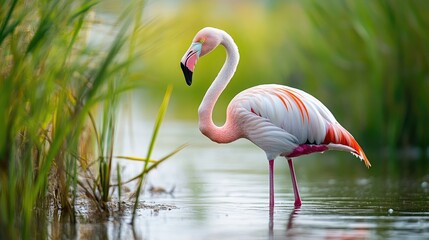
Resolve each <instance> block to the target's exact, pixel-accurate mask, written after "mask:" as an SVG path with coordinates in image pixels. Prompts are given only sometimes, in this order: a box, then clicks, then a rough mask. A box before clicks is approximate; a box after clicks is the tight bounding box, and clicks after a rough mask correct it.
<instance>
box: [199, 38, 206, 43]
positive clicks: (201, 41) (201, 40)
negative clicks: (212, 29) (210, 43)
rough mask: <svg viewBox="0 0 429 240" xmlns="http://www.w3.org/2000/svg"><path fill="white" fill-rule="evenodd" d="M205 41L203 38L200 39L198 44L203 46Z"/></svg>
mask: <svg viewBox="0 0 429 240" xmlns="http://www.w3.org/2000/svg"><path fill="white" fill-rule="evenodd" d="M205 41H206V39H205V38H201V39H200V40H199V41H198V42H200V43H201V44H203V43H204V42H205Z"/></svg>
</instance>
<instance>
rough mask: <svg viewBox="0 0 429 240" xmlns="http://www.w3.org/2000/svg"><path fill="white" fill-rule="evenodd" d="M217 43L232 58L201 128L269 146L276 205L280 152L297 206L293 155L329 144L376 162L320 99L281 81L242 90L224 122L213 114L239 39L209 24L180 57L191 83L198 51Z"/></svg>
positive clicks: (217, 138) (208, 99) (206, 101)
mask: <svg viewBox="0 0 429 240" xmlns="http://www.w3.org/2000/svg"><path fill="white" fill-rule="evenodd" d="M218 45H223V46H224V47H225V48H226V51H227V59H226V62H225V64H224V65H223V67H222V69H221V70H220V72H219V74H218V76H217V77H216V79H215V80H214V81H213V83H212V85H211V86H210V88H209V89H208V90H207V92H206V95H205V96H204V98H203V101H202V102H201V105H200V107H199V109H198V115H199V128H200V130H201V132H202V133H203V134H204V135H206V136H207V137H208V138H210V139H211V140H213V141H214V142H217V143H229V142H232V141H235V140H236V139H239V138H247V139H249V140H250V141H251V142H253V143H254V144H255V145H257V146H258V147H259V148H261V149H262V150H264V151H265V153H266V155H267V159H268V160H269V170H270V207H273V206H274V190H273V189H274V180H273V175H274V171H273V164H274V159H275V158H276V157H278V156H284V157H286V158H287V159H288V164H289V168H290V172H291V177H292V182H293V188H294V194H295V206H300V205H301V199H300V196H299V191H298V185H297V181H296V176H295V170H294V168H293V162H292V157H298V156H301V155H305V154H310V153H314V152H323V151H326V150H341V151H348V152H351V153H352V154H354V155H356V156H357V157H359V158H360V159H361V160H363V161H364V163H365V165H366V166H367V167H369V166H371V164H370V162H369V161H368V159H367V157H366V156H365V153H364V152H363V150H362V148H361V147H360V146H359V144H358V143H357V142H356V140H355V139H354V138H353V136H352V135H351V134H350V133H349V132H348V131H347V130H346V129H344V128H343V127H342V126H341V125H340V124H339V123H338V122H337V120H336V119H335V117H334V116H333V115H332V113H331V112H330V111H329V110H328V108H326V107H325V106H324V105H323V104H322V103H321V102H320V101H319V100H317V99H316V98H315V97H313V96H311V95H310V94H308V93H306V92H304V91H302V90H299V89H295V88H292V87H287V86H283V85H277V84H266V85H259V86H255V87H252V88H249V89H247V90H244V91H242V92H241V93H239V94H238V95H237V96H235V97H234V99H232V101H231V102H230V104H229V105H228V108H227V118H226V121H225V124H224V125H223V126H221V127H218V126H216V125H215V124H214V123H213V120H212V112H213V108H214V106H215V103H216V101H217V99H218V98H219V96H220V94H221V93H222V91H223V90H224V89H225V88H226V86H227V84H228V83H229V81H230V80H231V78H232V76H233V75H234V73H235V70H236V67H237V65H238V61H239V53H238V48H237V45H236V44H235V43H234V41H233V40H232V38H231V36H230V35H229V34H227V33H226V32H224V31H222V30H220V29H216V28H204V29H202V30H200V31H199V32H198V33H197V35H196V36H195V38H194V40H193V42H192V44H191V47H190V48H189V49H188V51H187V52H186V53H185V55H184V56H183V58H182V60H181V67H182V70H183V72H184V75H185V78H186V82H187V83H188V85H191V83H192V73H193V71H194V68H195V64H196V62H197V60H198V58H199V57H202V56H204V55H206V54H207V53H209V52H211V51H212V50H213V49H214V48H216V47H217V46H218Z"/></svg>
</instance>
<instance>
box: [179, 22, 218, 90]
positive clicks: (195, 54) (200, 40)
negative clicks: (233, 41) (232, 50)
mask: <svg viewBox="0 0 429 240" xmlns="http://www.w3.org/2000/svg"><path fill="white" fill-rule="evenodd" d="M221 31H222V30H219V29H216V28H211V27H206V28H203V29H201V30H200V31H199V32H198V33H197V35H195V37H194V39H193V40H192V44H191V46H190V47H189V49H188V51H186V53H185V55H183V58H182V60H181V61H180V67H181V68H182V71H183V74H184V75H185V79H186V83H187V84H188V85H189V86H191V84H192V73H193V72H194V69H195V65H196V64H197V60H198V58H200V57H202V56H204V55H206V54H208V53H209V52H211V51H212V50H213V49H215V48H216V47H217V46H218V45H219V44H220V43H221V42H222V34H221Z"/></svg>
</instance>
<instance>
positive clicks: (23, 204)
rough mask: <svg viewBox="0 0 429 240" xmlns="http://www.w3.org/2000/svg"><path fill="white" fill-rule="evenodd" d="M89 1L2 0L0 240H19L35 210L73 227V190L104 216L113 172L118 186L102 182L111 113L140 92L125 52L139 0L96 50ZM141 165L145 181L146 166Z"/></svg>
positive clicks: (108, 171)
mask: <svg viewBox="0 0 429 240" xmlns="http://www.w3.org/2000/svg"><path fill="white" fill-rule="evenodd" d="M96 4H97V1H65V0H60V1H19V0H10V1H4V2H3V3H2V8H1V10H0V19H2V20H1V23H0V62H1V63H2V64H1V66H0V89H1V94H0V114H1V116H2V118H1V119H0V232H1V233H2V236H5V237H6V236H8V237H10V238H24V239H27V238H29V237H30V233H31V232H32V231H31V229H32V228H33V229H34V228H35V227H36V225H37V223H38V221H34V217H35V216H36V215H37V216H39V215H40V216H42V217H45V215H44V214H34V212H35V210H37V212H38V211H39V210H40V209H41V208H42V207H43V206H45V207H48V208H50V207H53V208H60V209H61V212H62V214H64V215H70V216H71V220H72V221H73V220H74V206H75V200H76V198H77V197H78V191H80V190H79V189H81V190H83V191H84V192H85V193H86V196H87V197H89V198H90V199H92V200H94V201H93V202H94V203H95V204H96V206H98V209H99V210H100V211H105V212H108V211H109V210H108V209H107V208H106V205H105V203H106V202H107V201H109V200H110V198H109V196H110V195H109V194H110V193H111V189H112V187H117V186H119V188H120V186H121V184H120V182H121V179H120V173H119V170H118V180H119V184H117V185H116V186H115V185H114V184H112V183H111V182H112V181H111V175H112V168H113V166H112V164H113V161H112V159H113V157H114V156H113V155H112V153H113V149H114V145H115V144H114V139H115V128H116V122H117V121H116V112H117V109H118V103H119V101H120V100H121V95H122V94H123V93H124V92H126V91H129V90H132V89H135V88H138V87H141V86H142V83H141V82H139V81H134V80H132V79H131V78H129V77H128V74H129V68H130V65H131V63H132V62H133V61H134V59H135V57H136V55H137V54H140V52H135V51H134V48H135V47H136V44H139V42H137V40H136V38H137V37H138V35H136V34H135V32H136V31H141V30H142V27H141V26H142V23H141V10H142V7H143V1H132V2H131V3H130V6H129V7H128V8H126V10H125V13H124V14H122V15H121V16H120V18H119V19H118V20H117V22H116V23H114V24H113V25H112V30H111V33H110V35H111V36H113V40H112V42H111V43H110V44H109V45H107V46H103V48H102V49H101V48H94V46H89V45H88V42H87V40H88V39H87V37H88V34H89V31H90V28H91V25H93V24H97V23H96V22H95V21H94V18H93V16H94V12H93V8H94V6H95V5H96ZM136 6H137V7H136ZM138 7H140V8H138ZM135 16H136V17H135ZM134 17H135V18H134ZM170 93H171V90H170ZM164 105H165V106H164ZM164 105H163V106H164V107H163V109H164V110H165V108H166V103H165V104H164ZM157 128H159V126H158V127H157ZM151 148H153V146H151ZM168 156H171V155H168ZM147 159H148V160H147V161H149V158H147ZM164 160H165V159H164ZM164 160H162V161H161V160H160V161H156V162H155V163H154V164H153V165H151V166H154V165H155V166H156V165H158V164H159V163H161V162H163V161H164ZM147 166H149V165H148V163H146V167H145V169H146V170H145V172H144V173H145V174H146V173H147V172H148V171H149V170H151V169H153V168H151V167H147ZM118 169H119V168H118ZM141 177H142V176H141ZM118 192H120V191H118Z"/></svg>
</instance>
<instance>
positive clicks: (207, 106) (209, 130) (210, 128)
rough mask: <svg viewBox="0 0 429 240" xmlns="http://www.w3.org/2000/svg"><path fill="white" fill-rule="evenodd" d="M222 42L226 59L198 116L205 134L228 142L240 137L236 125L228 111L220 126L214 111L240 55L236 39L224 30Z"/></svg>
mask: <svg viewBox="0 0 429 240" xmlns="http://www.w3.org/2000/svg"><path fill="white" fill-rule="evenodd" d="M220 44H221V45H223V46H224V47H225V49H226V61H225V63H224V64H223V66H222V69H221V70H220V72H219V74H218V75H217V77H216V78H215V80H214V81H213V83H212V84H211V86H210V87H209V89H208V90H207V92H206V94H205V96H204V98H203V101H202V102H201V104H200V107H199V108H198V116H199V127H200V130H201V132H202V133H203V134H204V135H206V136H207V137H208V138H210V139H211V140H213V141H215V142H218V143H228V142H232V141H234V140H236V139H238V138H239V137H240V136H239V133H238V132H237V131H236V129H235V126H234V125H233V124H232V122H231V119H230V116H229V113H228V112H227V118H226V121H225V124H224V125H223V126H222V127H218V126H216V125H215V124H214V123H213V119H212V113H213V109H214V106H215V104H216V101H217V100H218V98H219V96H220V95H221V93H222V92H223V90H224V89H225V87H226V86H227V85H228V83H229V81H230V80H231V78H232V76H233V75H234V73H235V70H236V68H237V65H238V61H239V59H240V55H239V53H238V48H237V45H236V44H235V43H234V40H232V38H231V36H229V35H228V34H227V33H226V32H223V31H222V41H221V43H220Z"/></svg>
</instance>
